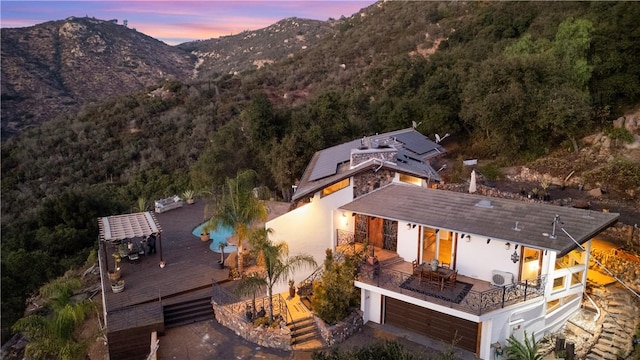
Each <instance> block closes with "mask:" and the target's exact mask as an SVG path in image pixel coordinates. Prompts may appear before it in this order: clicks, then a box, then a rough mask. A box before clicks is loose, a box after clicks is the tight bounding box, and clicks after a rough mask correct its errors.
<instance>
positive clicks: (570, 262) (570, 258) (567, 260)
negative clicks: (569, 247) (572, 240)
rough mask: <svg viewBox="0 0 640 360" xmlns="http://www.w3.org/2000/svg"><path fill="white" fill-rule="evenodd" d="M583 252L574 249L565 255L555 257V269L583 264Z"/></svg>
mask: <svg viewBox="0 0 640 360" xmlns="http://www.w3.org/2000/svg"><path fill="white" fill-rule="evenodd" d="M584 263H585V252H584V251H582V250H580V249H575V250H573V251H571V252H570V253H568V254H567V255H565V256H563V257H561V258H557V259H556V265H555V268H556V270H558V269H565V268H570V267H572V266H576V265H584Z"/></svg>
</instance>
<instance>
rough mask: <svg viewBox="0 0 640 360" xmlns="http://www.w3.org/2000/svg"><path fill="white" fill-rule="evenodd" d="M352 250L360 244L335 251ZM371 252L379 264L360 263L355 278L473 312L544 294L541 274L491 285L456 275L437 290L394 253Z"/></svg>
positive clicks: (436, 287)
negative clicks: (524, 279) (451, 281)
mask: <svg viewBox="0 0 640 360" xmlns="http://www.w3.org/2000/svg"><path fill="white" fill-rule="evenodd" d="M354 251H362V245H361V244H360V243H355V244H350V245H341V246H339V247H338V252H342V253H353V252H354ZM374 253H375V256H376V258H377V259H378V260H379V264H380V266H379V267H375V266H371V265H368V264H364V265H363V266H361V268H360V270H359V272H358V279H357V281H359V282H361V283H364V284H368V285H373V286H376V287H379V288H382V289H386V290H391V291H393V292H396V293H400V294H403V295H408V296H411V297H413V298H416V299H420V300H423V301H428V302H431V303H435V304H438V305H442V306H446V307H449V308H452V309H456V310H460V311H463V312H466V313H469V314H473V315H482V314H486V313H488V312H491V311H494V310H498V309H501V308H504V307H505V306H509V305H513V304H517V303H520V302H524V301H528V300H531V299H533V298H536V297H539V296H542V295H543V294H544V287H545V283H546V276H544V275H543V276H541V277H539V278H537V279H535V280H527V281H522V282H515V283H513V284H510V285H507V286H494V285H492V284H491V283H490V282H488V281H482V280H478V279H475V278H471V277H468V276H464V275H460V274H458V275H457V280H456V281H455V285H449V284H447V285H446V286H444V288H443V289H440V288H439V287H438V286H435V285H434V284H433V283H430V282H429V281H421V280H420V279H419V278H418V277H417V276H416V275H414V270H413V264H412V263H410V262H406V261H403V260H402V259H401V258H400V257H398V255H397V254H396V253H395V252H393V251H389V250H384V249H380V248H375V249H374Z"/></svg>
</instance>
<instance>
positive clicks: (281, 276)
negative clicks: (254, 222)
mask: <svg viewBox="0 0 640 360" xmlns="http://www.w3.org/2000/svg"><path fill="white" fill-rule="evenodd" d="M269 232H270V230H268V229H259V230H256V231H253V232H252V233H251V237H250V239H249V241H250V242H251V247H252V249H253V251H254V252H255V253H256V254H259V255H260V256H261V257H262V259H261V260H262V262H264V267H265V276H266V278H265V281H266V282H267V296H268V297H269V321H270V322H272V321H273V286H274V285H275V284H277V283H279V282H281V281H284V280H287V279H289V278H293V275H294V274H295V272H296V271H297V270H298V269H300V268H302V267H305V266H309V267H311V268H315V267H316V266H317V264H316V261H315V260H314V259H313V256H311V255H306V254H299V255H296V256H292V257H290V256H289V246H288V245H287V243H286V242H284V241H281V242H278V243H274V242H272V241H271V240H270V239H269V236H268V234H269Z"/></svg>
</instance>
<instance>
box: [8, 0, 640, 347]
mask: <svg viewBox="0 0 640 360" xmlns="http://www.w3.org/2000/svg"><path fill="white" fill-rule="evenodd" d="M638 18H640V7H638V6H637V4H636V3H632V2H468V3H467V2H418V1H415V2H396V1H391V2H389V1H387V2H378V3H376V4H374V5H372V6H370V7H368V8H366V9H362V10H361V11H360V12H359V13H358V14H354V15H353V16H351V17H348V18H344V19H340V20H338V21H331V22H328V23H324V22H316V21H308V22H307V21H303V20H300V19H285V20H283V21H281V22H279V23H278V24H274V25H273V26H271V27H268V28H265V29H262V30H260V31H254V32H244V33H242V34H238V35H236V36H234V37H225V38H221V39H212V40H207V41H199V42H195V43H189V44H182V45H180V46H178V47H171V46H168V45H165V44H163V43H161V42H159V41H157V40H154V39H152V38H150V37H147V36H145V35H143V34H140V33H138V32H136V31H135V30H133V29H128V28H126V27H124V26H121V25H118V24H115V23H111V22H106V21H100V20H95V19H89V18H83V19H77V18H71V19H67V20H60V21H52V22H49V23H45V24H40V25H38V26H34V27H30V28H25V29H3V30H2V64H3V66H2V126H3V129H2V131H3V140H2V149H1V152H0V154H1V156H2V164H1V166H2V189H1V190H2V194H1V196H2V202H1V207H2V252H1V255H2V264H1V265H2V285H3V286H2V323H3V337H4V336H6V334H7V333H8V332H9V331H8V328H7V326H9V325H10V324H11V323H12V322H13V321H14V320H15V319H16V318H18V317H19V316H21V313H22V310H23V305H24V299H25V298H26V297H27V295H28V294H29V293H30V292H32V291H34V290H36V289H37V288H38V287H39V285H40V284H42V283H44V282H46V281H47V280H48V279H51V278H53V277H55V276H57V275H60V274H62V273H64V271H65V270H66V269H68V268H70V267H72V266H77V265H79V264H80V263H81V262H82V261H84V259H86V257H87V255H88V253H89V251H90V250H91V249H92V248H94V247H95V246H96V241H95V239H96V236H97V235H96V234H97V225H96V221H95V218H96V217H99V216H106V215H110V214H114V213H121V212H129V211H136V209H138V210H139V209H141V208H146V207H145V205H146V206H148V205H149V203H150V202H151V201H153V200H154V199H159V198H164V197H167V196H172V195H174V194H180V193H182V192H183V191H185V190H194V191H196V192H197V193H198V194H199V196H200V197H205V196H208V195H210V194H211V193H214V192H216V191H217V189H219V188H220V185H222V184H223V183H224V180H225V179H226V178H227V177H232V176H234V175H235V174H236V173H237V172H238V171H239V170H243V169H249V168H250V169H255V170H256V171H257V173H258V174H259V183H260V184H259V185H265V186H267V187H268V188H269V189H270V190H271V195H272V196H273V197H274V198H277V199H282V200H284V201H287V200H288V199H290V197H291V191H292V185H294V184H295V183H296V181H297V179H299V177H300V176H301V174H302V172H303V171H304V168H305V165H306V164H307V162H308V161H309V159H310V158H311V156H312V155H313V153H314V152H315V151H317V150H319V149H322V148H326V147H329V146H333V145H336V144H338V143H341V142H344V141H348V140H352V139H355V138H361V137H362V136H366V135H369V134H374V133H380V132H384V131H390V130H396V129H401V128H407V127H409V126H411V125H412V123H413V122H414V121H415V123H416V127H417V129H418V130H419V131H420V132H422V133H423V134H425V135H427V136H429V137H430V138H432V139H433V138H434V137H435V135H434V134H441V135H443V134H445V133H449V134H450V137H448V138H447V141H451V142H455V144H457V148H456V149H455V151H453V153H452V154H451V158H450V160H451V161H452V164H458V165H456V166H461V165H459V164H461V161H458V160H461V159H467V158H478V159H482V162H481V164H482V168H481V169H479V170H480V172H482V173H483V174H490V173H494V174H499V173H500V171H499V169H504V168H524V167H528V168H530V169H533V170H534V171H535V172H536V176H537V175H538V174H540V176H543V175H544V174H546V173H548V174H550V176H553V177H556V178H564V177H566V176H567V174H568V173H570V172H571V171H574V175H573V178H572V179H577V178H580V179H584V184H583V185H584V186H585V187H586V188H588V189H590V190H591V189H597V188H600V189H605V190H606V192H607V194H621V195H620V197H621V199H623V200H625V201H629V202H636V203H637V202H638V196H639V194H640V189H637V187H638V184H640V159H638V158H637V152H630V153H629V154H631V156H626V155H627V153H621V152H619V151H617V149H618V148H619V147H624V146H627V145H629V144H631V143H633V142H634V141H636V140H637V138H638V137H640V133H639V132H638V128H637V127H629V128H626V127H620V126H618V127H614V126H613V125H612V124H613V123H614V120H615V119H617V118H619V117H621V116H623V115H626V114H633V113H634V112H629V111H628V110H629V109H632V108H634V106H637V104H638V103H640V81H639V79H640V67H638V62H637V59H638V58H639V57H640V33H638V32H637V31H630V29H636V28H637V19H638ZM305 24H308V25H305ZM271 41H273V42H274V43H272V42H271ZM305 47H306V48H305ZM271 51H272V52H271ZM103 96H104V97H103ZM56 114H64V116H58V117H55V115H56ZM5 130H6V133H7V134H9V133H12V134H16V135H15V136H11V137H4V134H5ZM596 134H597V136H596ZM596 138H597V139H598V141H597V142H596V143H597V145H598V146H600V141H602V142H604V141H605V140H604V139H608V140H606V141H607V142H608V144H610V145H611V144H613V145H614V146H613V147H612V148H613V149H614V150H616V151H612V152H610V153H606V156H601V155H602V154H600V150H599V149H598V152H595V151H596V150H591V148H592V146H591V145H590V143H589V141H595V139H596ZM593 148H595V146H594V147H593ZM585 149H590V150H588V151H593V152H587V150H585ZM556 155H557V156H556ZM582 155H584V156H582ZM634 155H635V156H634ZM537 159H541V160H539V161H540V162H536V160H537ZM546 159H549V162H543V161H544V160H546ZM551 165H553V166H551ZM534 166H537V167H534ZM452 167H453V165H452ZM449 180H450V181H451V182H454V183H463V182H464V181H466V175H464V176H463V172H462V171H459V172H457V173H455V174H453V175H451V177H450V178H449ZM449 180H448V181H449ZM492 181H493V179H492ZM526 181H539V179H537V178H533V180H532V179H529V178H528V179H527V180H526ZM629 190H631V191H629ZM142 200H145V201H146V204H145V203H144V201H142ZM631 208H633V207H631Z"/></svg>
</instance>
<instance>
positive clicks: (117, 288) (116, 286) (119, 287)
mask: <svg viewBox="0 0 640 360" xmlns="http://www.w3.org/2000/svg"><path fill="white" fill-rule="evenodd" d="M111 291H113V292H114V293H116V294H117V293H120V292H123V291H124V280H123V279H120V280H116V281H114V282H112V283H111Z"/></svg>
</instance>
